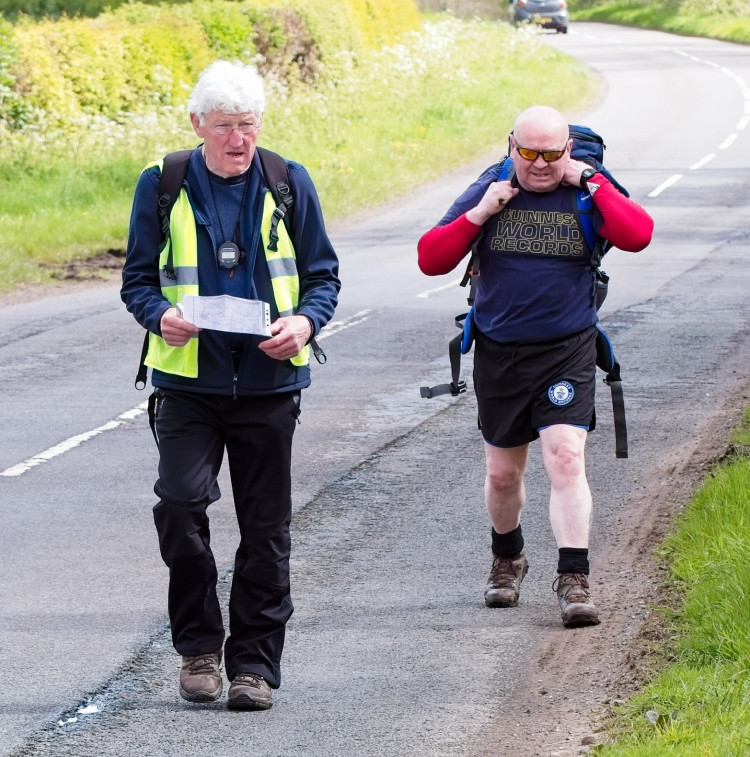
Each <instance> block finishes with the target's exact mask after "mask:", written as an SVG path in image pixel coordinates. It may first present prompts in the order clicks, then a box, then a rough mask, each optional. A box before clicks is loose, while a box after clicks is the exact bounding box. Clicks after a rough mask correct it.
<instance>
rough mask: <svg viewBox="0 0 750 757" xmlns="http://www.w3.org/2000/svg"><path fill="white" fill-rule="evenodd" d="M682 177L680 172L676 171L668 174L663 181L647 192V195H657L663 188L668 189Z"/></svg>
mask: <svg viewBox="0 0 750 757" xmlns="http://www.w3.org/2000/svg"><path fill="white" fill-rule="evenodd" d="M681 178H682V174H681V173H676V174H675V175H674V176H670V177H669V178H668V179H667V180H666V181H663V182H662V183H661V184H659V186H658V187H657V188H656V189H654V190H652V191H651V192H649V193H648V196H649V197H658V196H659V195H660V194H661V193H662V192H663V191H664V190H665V189H669V187H671V186H672V185H673V184H676V183H677V182H678V181H679V180H680V179H681Z"/></svg>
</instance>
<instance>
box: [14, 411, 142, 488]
mask: <svg viewBox="0 0 750 757" xmlns="http://www.w3.org/2000/svg"><path fill="white" fill-rule="evenodd" d="M147 407H148V401H146V402H142V403H141V404H140V405H137V406H136V407H134V408H133V409H132V410H128V411H126V412H124V413H122V415H118V416H117V418H115V420H113V421H109V422H108V423H105V424H104V425H103V426H99V428H95V429H93V430H91V431H85V432H84V433H82V434H76V435H75V436H71V437H70V438H69V439H66V440H65V441H64V442H60V443H59V444H56V445H55V446H54V447H50V448H49V449H47V450H45V451H44V452H40V453H39V454H38V455H34V457H30V458H29V459H28V460H24V461H23V462H22V463H18V464H17V465H13V466H11V467H10V468H6V469H5V470H4V471H3V472H2V473H0V476H7V477H13V476H21V475H23V474H24V473H26V471H29V470H31V469H32V468H35V467H36V466H37V465H41V464H42V463H46V462H47V461H48V460H52V459H53V458H55V457H57V456H58V455H62V454H63V453H64V452H68V451H69V450H71V449H75V448H76V447H80V446H81V444H83V443H84V442H87V441H88V440H89V439H93V437H95V436H98V435H99V434H103V433H104V432H105V431H112V430H113V429H115V428H118V427H119V426H122V425H123V424H124V423H126V422H127V421H132V420H133V419H134V418H137V417H138V416H139V415H142V414H143V413H144V412H146V408H147Z"/></svg>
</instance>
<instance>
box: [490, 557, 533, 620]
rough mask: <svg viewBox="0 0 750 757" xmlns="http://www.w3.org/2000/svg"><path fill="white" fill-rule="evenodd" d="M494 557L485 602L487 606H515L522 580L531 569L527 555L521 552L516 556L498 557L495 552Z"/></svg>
mask: <svg viewBox="0 0 750 757" xmlns="http://www.w3.org/2000/svg"><path fill="white" fill-rule="evenodd" d="M493 557H494V560H493V561H492V568H491V569H490V577H489V578H488V579H487V586H486V587H485V590H484V603H485V604H486V605H487V607H515V606H516V605H517V604H518V593H519V591H520V589H521V581H523V577H524V576H525V575H526V573H527V572H528V570H529V563H528V562H527V560H526V555H525V554H524V553H523V552H521V553H520V554H519V555H517V556H516V557H498V556H497V555H495V554H494V553H493Z"/></svg>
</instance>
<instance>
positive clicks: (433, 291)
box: [417, 279, 461, 298]
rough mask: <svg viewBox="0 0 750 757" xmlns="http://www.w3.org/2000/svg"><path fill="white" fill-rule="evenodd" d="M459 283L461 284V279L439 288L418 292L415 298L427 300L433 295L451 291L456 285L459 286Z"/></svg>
mask: <svg viewBox="0 0 750 757" xmlns="http://www.w3.org/2000/svg"><path fill="white" fill-rule="evenodd" d="M460 283H461V279H456V280H455V281H451V283H450V284H444V285H443V286H441V287H436V288H435V289H427V290H426V291H424V292H420V293H419V294H418V295H417V297H421V298H427V297H430V296H431V295H433V294H437V293H438V292H444V291H445V290H446V289H453V287H454V286H456V284H460Z"/></svg>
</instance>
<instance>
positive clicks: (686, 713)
mask: <svg viewBox="0 0 750 757" xmlns="http://www.w3.org/2000/svg"><path fill="white" fill-rule="evenodd" d="M657 557H658V559H661V560H663V561H664V563H665V564H666V565H667V566H668V570H667V580H666V583H665V587H664V590H665V601H664V603H663V604H662V605H661V606H659V607H657V608H655V612H656V613H657V616H658V618H659V619H660V622H661V626H662V633H661V641H660V642H659V643H658V644H657V646H656V647H655V648H654V650H653V653H652V654H653V659H654V661H655V663H656V664H657V667H658V668H660V669H661V672H659V673H658V674H656V675H655V676H654V677H653V679H652V680H651V681H649V683H648V684H647V685H646V687H645V688H644V690H643V691H642V692H641V693H640V694H638V695H637V696H635V697H633V698H632V699H630V700H629V701H628V702H626V703H624V704H622V705H619V706H618V707H617V708H616V711H615V713H614V714H613V716H612V718H611V720H610V722H609V723H608V733H609V739H608V741H607V742H606V743H605V744H604V745H602V746H599V747H597V748H596V754H597V755H604V756H605V757H663V755H667V754H668V755H674V756H675V757H709V756H710V757H746V755H748V754H750V409H748V410H747V411H746V412H745V416H744V419H743V421H742V423H741V425H740V426H739V428H738V429H736V430H735V431H734V433H733V434H732V437H731V439H730V443H729V451H728V453H727V456H726V458H725V459H724V460H722V461H721V462H720V463H718V464H717V465H716V466H715V467H714V469H713V470H712V471H711V472H710V474H709V475H708V477H707V478H706V480H705V482H704V484H703V486H702V488H701V489H700V491H698V492H697V493H696V494H695V496H694V497H693V499H692V501H691V502H690V503H689V505H688V506H687V507H686V509H685V510H684V511H683V512H682V513H681V514H680V516H679V517H678V518H677V519H676V522H675V524H674V526H673V529H672V532H671V534H670V535H669V536H668V537H667V539H666V541H665V542H664V543H663V544H662V546H661V547H660V548H659V550H658V551H657Z"/></svg>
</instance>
